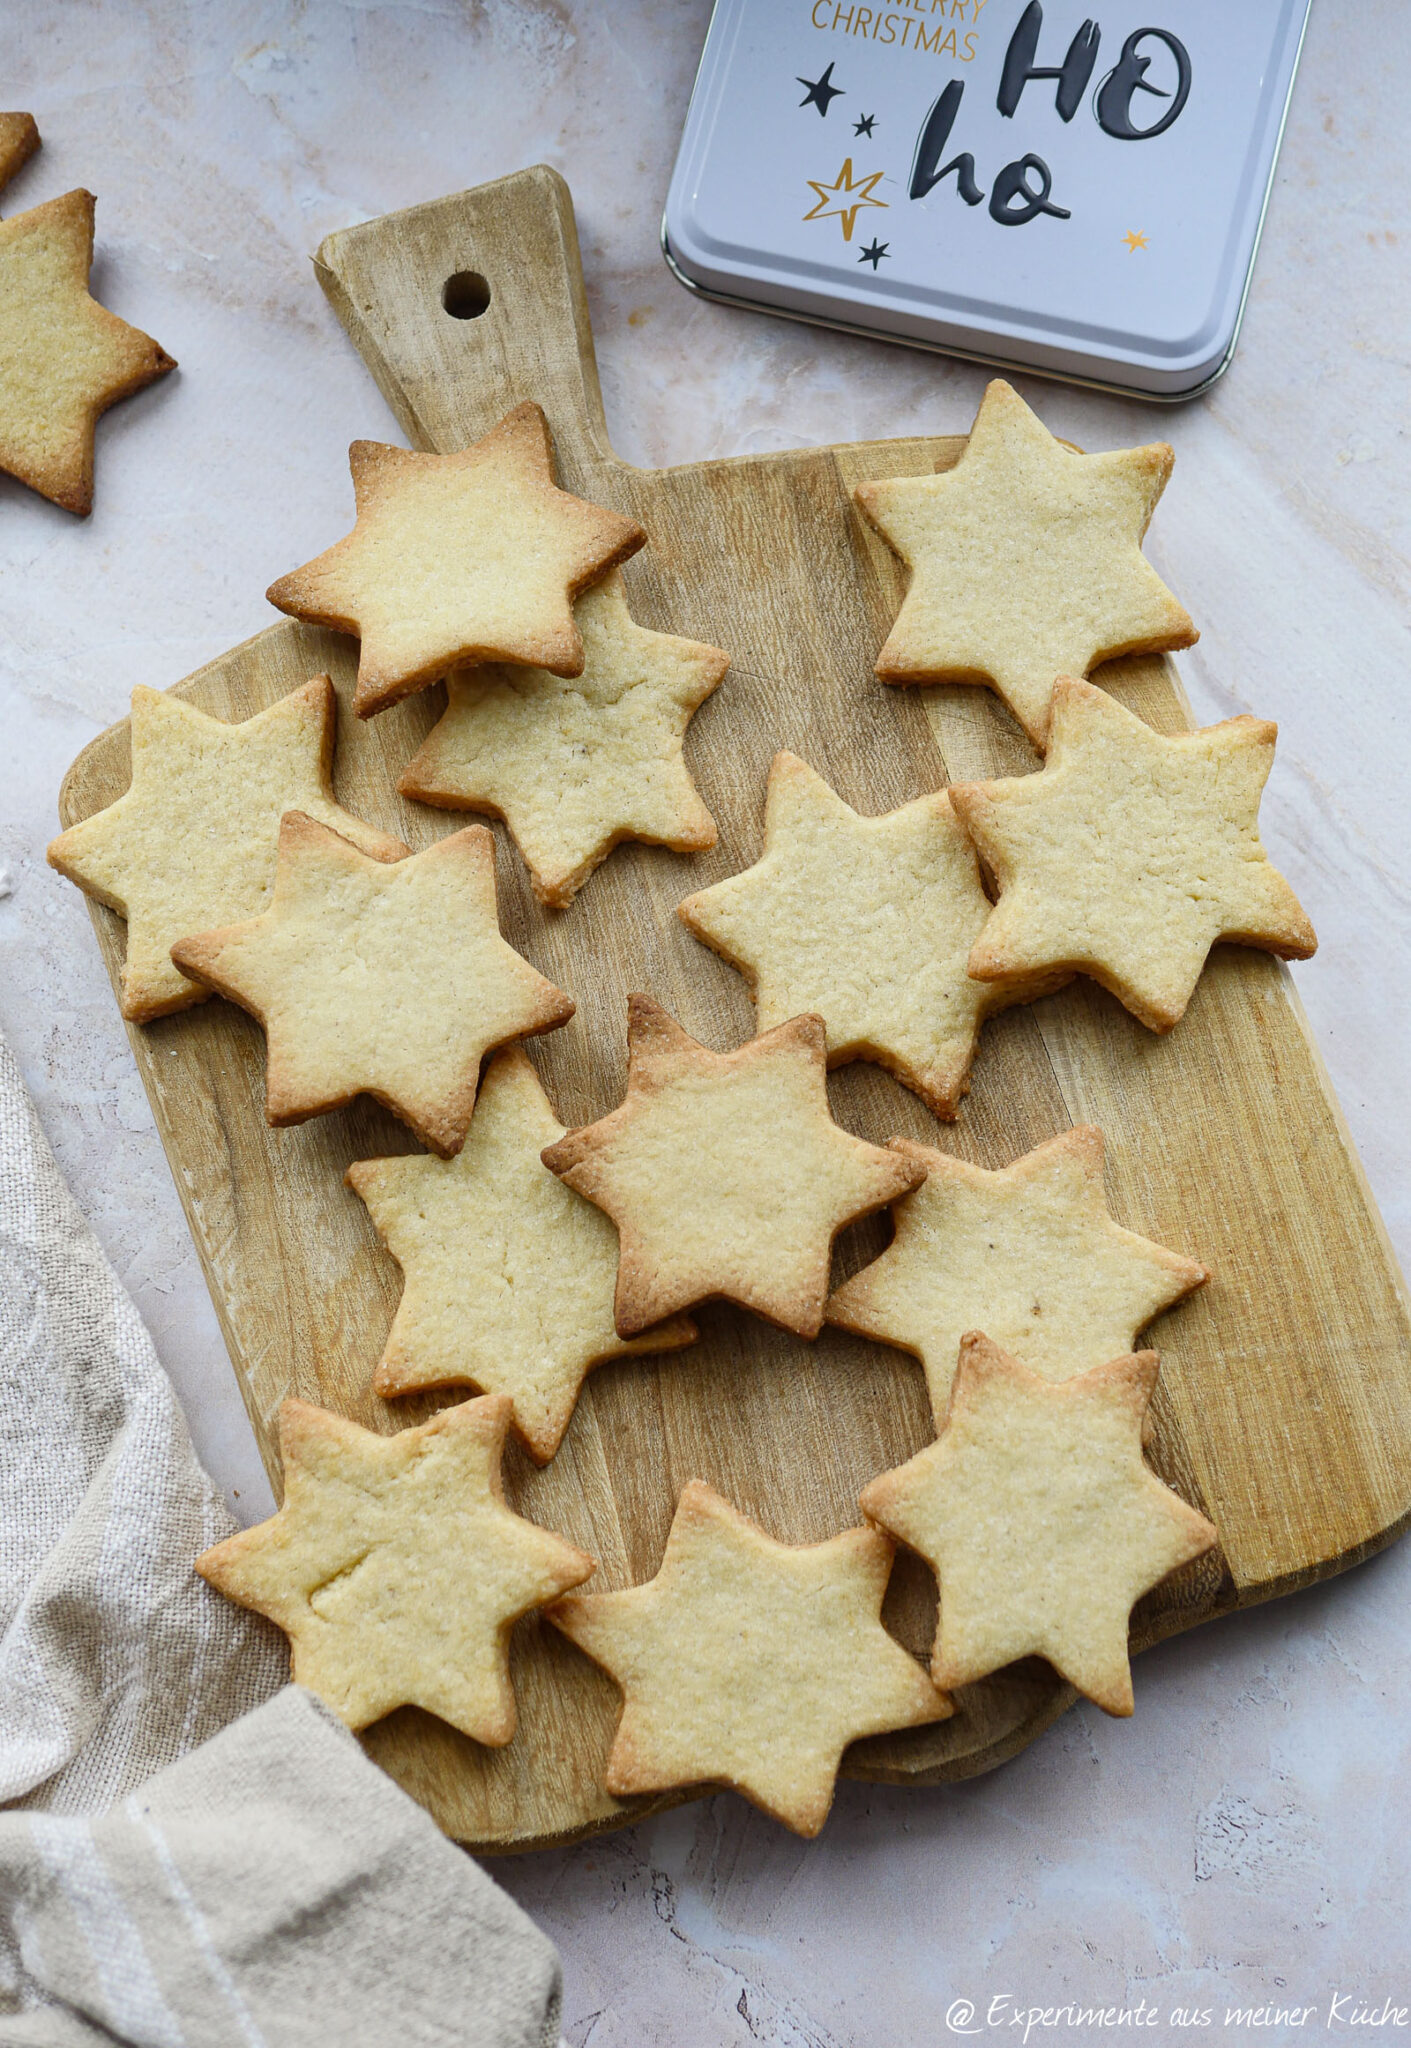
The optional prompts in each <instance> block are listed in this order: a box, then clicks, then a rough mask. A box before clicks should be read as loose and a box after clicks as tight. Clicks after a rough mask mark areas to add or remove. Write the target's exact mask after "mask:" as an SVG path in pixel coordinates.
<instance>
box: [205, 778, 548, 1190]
mask: <svg viewBox="0 0 1411 2048" xmlns="http://www.w3.org/2000/svg"><path fill="white" fill-rule="evenodd" d="M172 951H173V958H174V959H175V961H176V963H177V965H178V967H180V968H181V970H182V972H183V973H184V974H189V975H191V976H192V978H193V979H194V980H197V981H202V982H205V983H206V984H207V986H208V987H210V988H213V989H214V990H215V991H216V993H217V994H218V995H222V996H227V997H228V998H229V999H230V1000H231V1001H232V1002H235V1003H239V1004H240V1005H241V1006H242V1008H244V1009H246V1010H249V1011H250V1013H251V1015H252V1016H254V1017H256V1018H258V1020H259V1022H260V1023H261V1024H262V1025H263V1026H264V1028H265V1034H266V1037H267V1039H268V1041H269V1049H268V1084H267V1111H266V1113H267V1115H268V1118H269V1121H270V1122H271V1123H272V1124H276V1125H280V1124H299V1123H303V1122H305V1120H306V1119H307V1118H309V1117H311V1116H321V1115H322V1114H323V1113H324V1112H325V1111H326V1110H331V1109H341V1108H343V1107H344V1105H345V1104H347V1103H349V1102H351V1101H352V1100H353V1098H354V1096H356V1095H362V1094H367V1095H374V1096H376V1098H377V1100H378V1101H379V1102H381V1103H383V1104H385V1106H386V1107H387V1108H388V1109H390V1110H391V1111H392V1112H393V1114H394V1115H396V1116H399V1117H401V1118H402V1120H403V1122H405V1123H407V1124H410V1126H411V1128H412V1129H413V1130H414V1131H415V1132H416V1135H417V1136H418V1137H419V1138H420V1139H421V1141H422V1143H423V1144H424V1145H428V1146H430V1148H431V1150H432V1151H433V1152H439V1153H441V1154H442V1155H443V1156H449V1155H450V1154H451V1153H453V1152H457V1151H459V1149H460V1147H461V1145H462V1143H463V1142H464V1140H465V1134H466V1132H467V1131H468V1130H469V1128H470V1119H471V1113H472V1111H473V1110H474V1108H475V1092H476V1085H477V1082H478V1080H479V1076H480V1062H481V1060H482V1059H483V1058H484V1057H485V1054H486V1053H487V1052H491V1051H493V1050H494V1048H495V1047H496V1046H499V1045H505V1044H507V1043H508V1041H509V1040H510V1039H512V1038H528V1037H532V1036H533V1035H534V1034H535V1033H537V1032H540V1031H552V1030H554V1029H555V1028H556V1027H557V1026H558V1025H560V1024H566V1023H567V1021H568V1019H569V1018H570V1017H571V1016H572V1015H573V1007H574V1006H573V1002H572V999H571V998H570V997H569V996H566V995H565V994H564V993H563V991H562V989H557V988H555V987H554V985H553V983H552V982H549V981H546V980H545V979H544V977H543V976H542V975H541V974H539V973H537V972H536V971H535V969H534V968H532V967H531V966H530V965H529V962H528V961H527V960H525V959H523V958H521V956H520V955H519V954H518V953H516V952H515V951H514V948H513V947H512V946H510V945H508V944H506V942H505V940H504V939H503V938H502V937H501V936H500V926H499V921H498V918H497V916H496V909H495V842H494V840H493V839H492V837H491V835H490V833H489V831H488V830H487V828H486V827H485V826H484V825H469V826H467V827H466V829H465V830H464V831H463V832H453V833H452V834H451V835H450V837H449V838H446V839H438V840H437V841H436V843H435V844H434V845H432V846H428V847H427V848H425V850H424V851H423V852H421V853H418V854H410V855H408V856H407V857H406V859H404V860H399V861H392V862H386V861H377V860H370V859H368V857H367V856H366V855H365V854H362V853H360V852H359V851H358V849H357V848H356V847H355V846H353V845H351V844H350V843H349V841H348V840H346V839H344V838H342V837H340V835H339V834H338V833H337V832H331V831H329V829H328V828H327V826H325V825H319V824H316V823H315V822H314V820H313V819H312V818H308V817H305V816H304V815H303V813H302V812H300V811H288V812H286V813H285V816H284V818H283V820H282V821H281V824H280V828H279V864H278V869H277V871H276V875H275V882H274V895H273V899H272V901H271V904H270V908H269V909H268V910H267V911H266V912H265V914H264V915H263V916H262V917H256V918H251V919H249V920H248V921H247V922H245V923H243V924H235V925H228V926H226V927H225V928H224V929H220V930H216V931H208V932H198V933H195V934H193V935H192V936H191V937H190V938H187V939H184V940H182V941H181V943H180V944H179V945H177V946H175V947H174V948H173V949H172Z"/></svg>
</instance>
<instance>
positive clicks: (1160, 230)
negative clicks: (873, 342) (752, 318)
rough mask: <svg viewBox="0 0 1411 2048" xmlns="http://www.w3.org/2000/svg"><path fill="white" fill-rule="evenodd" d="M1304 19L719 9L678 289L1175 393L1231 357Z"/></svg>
mask: <svg viewBox="0 0 1411 2048" xmlns="http://www.w3.org/2000/svg"><path fill="white" fill-rule="evenodd" d="M1309 4H1310V0H1106V4H1105V5H1104V7H1103V10H1102V19H1101V22H1100V23H1099V22H1098V21H1097V20H1095V19H1093V18H1091V17H1089V16H1088V15H1087V14H1086V13H1085V11H1084V8H1083V6H1082V5H1081V4H1075V0H1048V4H1047V5H1045V4H1042V0H880V4H878V5H875V6H869V5H866V4H860V0H717V4H716V8H715V13H714V15H713V17H712V20H711V25H710V32H709V35H708V36H707V39H706V46H705V50H704V52H703V54H702V57H701V64H700V70H699V72H698V74H697V78H696V88H695V92H694V94H693V96H692V100H691V107H690V112H689V114H688V116H687V120H686V128H685V133H684V134H683V136H682V140H681V148H680V152H679V154H678V156H677V160H676V168H675V172H674V174H673V177H672V181H671V189H670V192H669V194H668V197H667V203H666V214H665V219H664V221H663V240H664V243H665V245H666V250H667V254H668V258H669V260H670V261H671V263H672V265H673V268H675V269H676V270H677V272H678V275H680V276H681V277H682V278H683V281H685V282H687V283H690V284H693V285H695V286H697V287H698V288H700V289H702V290H704V291H707V292H710V293H713V294H716V295H718V296H721V297H728V298H733V299H739V300H745V301H747V302H749V303H752V304H755V305H759V306H762V307H767V308H771V309H773V310H776V311H779V312H785V313H792V314H795V315H798V316H800V317H804V318H812V319H817V320H822V321H824V322H827V323H830V324H836V325H841V326H850V327H859V328H864V329H867V330H869V331H872V332H876V333H878V334H880V335H884V336H886V337H888V338H891V339H894V340H901V341H911V342H916V343H919V344H921V345H923V346H930V347H935V348H942V349H950V350H953V351H955V352H956V353H960V354H965V355H974V356H979V357H980V358H981V359H983V360H989V361H1002V362H1008V363H1013V364H1016V365H1019V366H1023V367H1029V368H1032V369H1037V370H1043V371H1047V372H1048V373H1049V374H1051V375H1059V376H1072V377H1077V378H1082V379H1086V380H1089V381H1096V382H1100V383H1104V384H1111V385H1117V386H1120V387H1122V388H1124V389H1128V390H1133V391H1139V392H1145V393H1147V394H1148V395H1150V396H1165V397H1180V396H1185V395H1188V394H1189V393H1191V392H1193V391H1195V390H1197V389H1199V388H1201V387H1202V386H1203V385H1205V384H1206V383H1208V382H1209V381H1210V380H1211V378H1212V377H1214V376H1216V375H1218V374H1219V371H1220V370H1221V369H1222V368H1223V367H1224V364H1225V362H1226V361H1227V360H1228V357H1229V354H1230V351H1231V349H1232V348H1233V344H1234V338H1235V334H1236V331H1237V328H1238V325H1239V318H1240V313H1241V310H1242V307H1243V303H1244V296H1245V291H1246V288H1247V285H1248V280H1249V273H1250V270H1251V268H1252V265H1253V261H1254V252H1255V247H1256V244H1257V241H1258V236H1259V227H1260V223H1261V221H1262V218H1263V212H1264V205H1265V201H1266V198H1267V194H1268V189H1269V184H1270V181H1271V179H1272V176H1273V169H1274V160H1275V157H1276V155H1277V151H1278V145H1279V138H1280V135H1281V133H1282V129H1283V121H1284V115H1285V111H1286V108H1287V104H1288V97H1289V93H1290V90H1291V88H1292V84H1293V75H1294V69H1295V66H1296V64H1297V61H1298V51H1299V46H1300V43H1301V40H1302V36H1303V30H1304V25H1305V22H1306V20H1307V14H1308V8H1309Z"/></svg>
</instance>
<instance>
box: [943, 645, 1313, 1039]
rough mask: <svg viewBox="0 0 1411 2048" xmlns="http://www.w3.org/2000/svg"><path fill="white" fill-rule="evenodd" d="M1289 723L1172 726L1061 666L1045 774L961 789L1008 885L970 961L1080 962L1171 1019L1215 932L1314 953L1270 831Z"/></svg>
mask: <svg viewBox="0 0 1411 2048" xmlns="http://www.w3.org/2000/svg"><path fill="white" fill-rule="evenodd" d="M1277 734H1278V727H1277V726H1274V725H1271V724H1269V723H1268V721H1267V720H1265V719H1260V718H1227V719H1226V720H1225V721H1224V723H1223V724H1221V725H1207V726H1204V727H1202V728H1201V729H1200V730H1199V731H1198V732H1182V733H1175V734H1173V735H1171V736H1170V737H1167V736H1165V735H1163V734H1161V733H1157V732H1153V731H1152V729H1151V727H1150V726H1149V725H1144V724H1143V723H1142V721H1141V719H1140V718H1137V717H1135V716H1134V715H1133V714H1132V713H1131V712H1130V711H1127V710H1125V709H1124V708H1123V706H1122V705H1120V704H1119V703H1118V702H1117V701H1116V699H1115V698H1113V697H1109V696H1108V695H1107V694H1106V693H1105V692H1104V691H1102V690H1097V689H1094V688H1093V686H1092V684H1091V683H1082V682H1078V681H1076V680H1075V679H1074V678H1072V677H1071V676H1070V677H1065V678H1064V679H1063V680H1062V681H1061V682H1060V683H1059V685H1058V688H1057V689H1056V690H1055V692H1054V699H1053V739H1052V745H1051V747H1050V749H1049V757H1048V759H1047V761H1046V762H1045V763H1044V765H1043V768H1042V769H1041V770H1040V772H1039V773H1038V774H1036V775H1018V776H1011V777H1008V778H1006V779H1005V780H1003V781H1000V782H975V783H969V784H961V785H957V786H956V787H955V788H953V789H952V790H951V793H950V796H951V802H952V804H953V805H954V806H955V810H956V814H957V816H958V817H959V818H960V820H961V822H962V824H963V825H964V826H965V828H966V830H967V831H968V832H969V834H970V836H971V838H972V839H973V840H974V841H975V843H976V846H977V847H978V849H979V853H980V858H981V860H982V861H983V862H984V864H985V866H986V868H987V869H988V870H989V871H990V873H991V875H992V876H993V877H994V880H995V882H996V884H997V885H998V888H999V892H1000V897H999V902H998V903H997V904H996V906H995V908H994V910H993V911H992V912H991V914H990V918H989V921H988V923H987V924H986V926H985V928H984V930H983V931H982V932H981V934H980V936H979V938H978V939H977V940H976V941H975V945H974V949H973V950H972V952H971V955H970V972H971V973H972V974H973V975H975V976H976V977H977V978H978V979H979V980H981V981H994V982H1004V981H1007V980H1009V979H1010V978H1011V977H1014V976H1021V977H1027V976H1029V975H1032V974H1038V973H1043V972H1044V971H1045V970H1051V969H1055V968H1069V969H1076V970H1078V971H1079V972H1081V973H1083V974H1090V975H1091V976H1092V977H1093V979H1094V980H1095V981H1100V982H1101V983H1102V985H1103V987H1104V988H1108V989H1111V991H1112V993H1113V995H1115V996H1116V997H1117V999H1118V1001H1119V1002H1122V1003H1125V1004H1126V1006H1127V1008H1128V1009H1129V1010H1130V1011H1131V1012H1132V1015H1133V1016H1134V1017H1138V1018H1140V1019H1141V1021H1142V1023H1143V1024H1147V1025H1149V1026H1150V1027H1151V1029H1152V1030H1153V1031H1169V1030H1170V1028H1171V1026H1172V1025H1173V1024H1175V1023H1176V1022H1177V1021H1178V1019H1179V1018H1180V1017H1181V1016H1182V1014H1183V1013H1184V1011H1185V1007H1186V1004H1187V1003H1188V1002H1189V1001H1190V998H1191V992H1192V990H1193V989H1194V988H1195V985H1196V983H1197V981H1199V979H1200V974H1201V969H1202V968H1203V967H1204V965H1205V958H1206V955H1207V954H1208V953H1209V951H1210V948H1211V947H1212V946H1213V945H1214V944H1215V942H1216V940H1217V939H1230V940H1233V941H1234V942H1235V943H1236V944H1238V945H1242V946H1260V947H1262V948H1263V949H1264V950H1265V951H1266V952H1269V953H1278V954H1280V955H1281V956H1282V957H1283V958H1284V959H1286V960H1306V959H1307V958H1308V956H1309V954H1310V953H1312V952H1314V951H1315V950H1316V947H1317V944H1318V941H1317V939H1316V937H1315V936H1314V932H1313V927H1312V925H1311V924H1310V923H1309V922H1308V919H1307V918H1306V917H1305V916H1304V913H1303V911H1302V909H1301V907H1300V905H1299V902H1298V899H1297V897H1296V896H1295V895H1294V893H1293V890H1292V889H1291V888H1290V887H1289V885H1288V883H1287V882H1286V881H1285V880H1284V878H1283V876H1282V875H1281V874H1280V873H1279V871H1278V869H1277V868H1275V867H1274V866H1273V865H1272V863H1271V862H1270V860H1269V857H1268V855H1267V854H1266V853H1265V851H1264V848H1263V846H1262V844H1261V843H1260V838H1259V799H1260V796H1261V795H1262V793H1263V789H1264V784H1265V782H1266V781H1267V780H1268V776H1269V770H1270V768H1271V767H1272V766H1273V764H1274V741H1275V738H1276V737H1277Z"/></svg>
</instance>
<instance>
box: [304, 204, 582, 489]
mask: <svg viewBox="0 0 1411 2048" xmlns="http://www.w3.org/2000/svg"><path fill="white" fill-rule="evenodd" d="M314 268H315V270H316V271H317V273H318V280H319V283H320V284H321V285H322V286H323V289H324V291H325V292H326V293H327V295H328V297H329V299H330V300H331V302H332V304H333V307H334V310H335V311H336V312H337V314H338V317H339V319H340V320H341V321H342V322H343V325H344V326H345V327H346V328H347V330H348V332H349V334H350V335H351V336H352V339H353V343H354V346H355V347H356V348H357V350H358V353H359V354H360V355H361V356H362V358H363V360H364V362H365V363H366V364H367V366H368V368H369V369H370V370H371V371H372V374H373V376H374V377H375V378H376V379H377V383H378V386H379V388H380V390H381V392H382V395H383V397H384V398H385V399H386V400H387V403H388V404H389V405H390V406H391V408H392V410H393V412H395V413H396V415H397V418H398V419H399V420H400V421H401V424H402V426H403V428H404V429H405V431H406V433H407V435H408V437H409V439H410V440H411V443H412V446H413V447H415V448H425V449H431V450H433V451H435V452H437V453H440V454H448V453H450V452H451V451H452V450H454V449H456V448H464V447H465V446H466V445H467V444H468V443H469V442H471V441H474V440H477V439H478V438H479V437H480V435H482V434H484V433H485V432H487V431H488V429H489V428H490V427H492V426H493V425H494V424H495V422H496V420H498V419H500V418H502V417H503V416H504V414H505V413H507V412H508V411H509V410H510V408H511V407H512V406H515V405H519V404H520V403H521V402H522V401H523V400H524V399H527V398H532V399H535V400H537V402H538V403H539V404H540V405H542V406H543V408H544V411H545V412H546V413H547V415H548V419H549V425H550V427H551V428H552V429H553V434H554V442H555V446H556V449H557V452H558V458H559V468H560V471H561V473H562V476H563V480H564V481H565V482H566V483H568V484H569V485H570V486H572V485H574V484H575V483H582V482H584V481H586V479H587V475H588V474H589V473H591V470H592V468H593V467H594V466H595V465H596V464H598V463H601V462H603V461H605V460H610V459H611V450H610V448H609V446H608V439H607V428H606V424H605V422H604V419H603V399H602V392H601V390H600V389H599V386H598V368H597V362H596V360H595V358H594V355H593V336H592V329H591V326H590V324H589V319H588V303H587V299H586V296H585V294H584V290H583V266H582V260H581V258H580V256H579V253H578V232H577V228H576V227H575V225H574V218H573V199H572V196H571V195H570V193H569V189H568V186H567V185H566V184H565V183H564V181H563V179H562V178H561V177H560V176H559V174H558V172H557V171H554V170H551V169H550V168H549V166H548V165H547V164H535V165H534V166H533V167H532V168H531V169H529V170H526V171H515V172H514V173H513V174H512V175H511V176H509V177H507V178H497V179H496V180H495V181H494V183H493V184H489V185H477V186H476V187H475V188H474V189H473V190H472V191H469V192H457V193H453V194H452V196H451V197H450V198H448V199H436V200H432V201H431V202H430V204H429V205H426V206H413V207H409V208H408V209H407V211H406V212H404V213H389V214H384V215H383V216H382V217H381V218H380V219H378V220H370V221H367V222H365V223H364V224H363V225H362V226H361V227H353V228H344V229H342V230H340V232H339V233H337V234H333V235H330V236H329V237H328V239H327V240H326V241H325V242H324V243H323V244H322V246H321V247H320V249H319V251H318V254H317V255H316V256H315V258H314Z"/></svg>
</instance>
